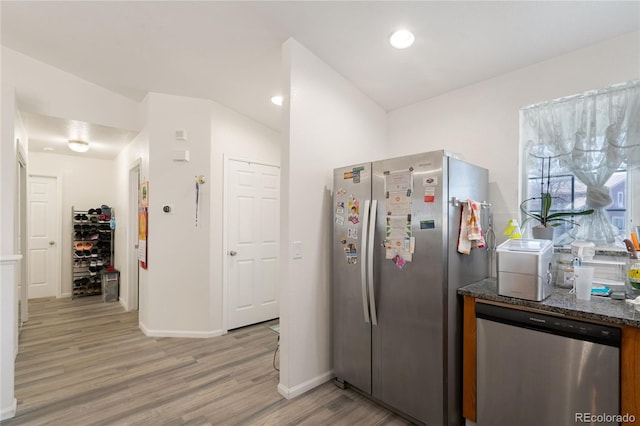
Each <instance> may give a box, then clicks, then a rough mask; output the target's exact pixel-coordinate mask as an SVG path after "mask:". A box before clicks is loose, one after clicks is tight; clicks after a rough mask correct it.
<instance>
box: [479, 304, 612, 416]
mask: <svg viewBox="0 0 640 426" xmlns="http://www.w3.org/2000/svg"><path fill="white" fill-rule="evenodd" d="M476 319H477V350H478V353H477V425H478V426H500V425H505V426H507V425H508V426H512V425H519V426H527V425H531V426H543V425H549V426H551V425H553V426H559V425H574V424H607V425H611V424H615V423H617V422H616V421H615V420H616V417H615V416H619V414H620V339H621V330H620V329H619V328H617V327H609V326H604V325H599V324H592V323H587V322H582V321H576V320H571V319H567V318H563V317H556V316H550V315H544V314H538V313H532V312H527V311H521V310H516V309H509V308H504V307H500V306H495V305H489V304H485V303H477V304H476ZM612 420H613V421H612Z"/></svg>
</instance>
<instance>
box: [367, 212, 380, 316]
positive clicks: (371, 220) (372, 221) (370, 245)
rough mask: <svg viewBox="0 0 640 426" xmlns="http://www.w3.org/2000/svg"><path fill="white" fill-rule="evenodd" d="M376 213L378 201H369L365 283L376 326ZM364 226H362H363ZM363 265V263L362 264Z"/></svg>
mask: <svg viewBox="0 0 640 426" xmlns="http://www.w3.org/2000/svg"><path fill="white" fill-rule="evenodd" d="M377 211H378V200H372V201H371V214H370V215H369V216H370V217H369V235H368V236H369V241H368V243H367V244H368V247H367V258H366V260H367V282H368V283H369V306H370V307H371V324H373V325H378V315H377V314H376V310H377V309H376V295H375V293H374V291H373V289H374V285H373V248H374V241H375V236H376V213H377ZM363 226H364V225H363ZM363 263H364V262H363Z"/></svg>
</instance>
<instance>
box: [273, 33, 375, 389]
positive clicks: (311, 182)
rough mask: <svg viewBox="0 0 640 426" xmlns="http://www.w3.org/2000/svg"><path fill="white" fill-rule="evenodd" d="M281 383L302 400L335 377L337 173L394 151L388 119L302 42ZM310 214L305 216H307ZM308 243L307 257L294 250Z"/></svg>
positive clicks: (286, 126)
mask: <svg viewBox="0 0 640 426" xmlns="http://www.w3.org/2000/svg"><path fill="white" fill-rule="evenodd" d="M283 57H284V75H285V76H286V77H285V82H284V84H283V86H284V92H285V94H286V100H285V104H284V106H283V113H284V117H283V127H282V128H283V130H282V132H283V146H282V186H281V188H282V199H281V215H282V216H281V221H280V226H281V242H282V243H281V251H280V254H281V256H280V260H281V265H282V267H281V271H282V273H281V289H280V296H281V300H282V310H281V314H280V323H281V341H280V350H281V356H280V384H279V386H278V389H279V391H280V393H281V394H283V395H284V396H286V397H294V396H296V395H299V394H300V393H302V392H304V391H306V390H308V389H311V388H312V387H315V386H317V385H319V384H320V383H323V382H324V381H326V380H328V379H329V378H330V377H331V376H332V374H333V373H332V371H331V369H332V364H331V329H330V324H331V320H330V304H331V301H330V284H331V264H330V257H331V254H330V245H331V244H330V239H331V234H332V231H331V230H332V223H333V222H332V220H333V218H332V215H331V208H330V206H331V202H332V192H333V191H332V188H333V183H332V178H333V169H334V168H336V167H340V166H344V165H348V164H352V163H355V162H362V161H368V160H373V159H377V158H379V157H382V156H384V155H385V151H386V143H385V142H386V114H385V111H384V110H383V109H382V108H380V107H379V106H378V105H376V104H375V103H374V102H373V101H371V100H370V99H369V98H367V97H366V96H365V95H363V94H362V93H361V92H360V91H359V90H358V89H356V88H355V87H354V86H353V85H352V84H351V83H350V82H349V81H347V80H346V79H344V78H343V77H342V76H341V75H339V74H338V73H337V72H336V71H334V70H333V69H331V68H330V67H329V66H328V65H326V64H325V63H323V62H322V61H321V60H320V59H318V58H317V57H316V56H315V55H314V54H312V53H311V52H310V51H309V50H307V49H306V48H305V47H303V46H302V45H300V44H299V43H298V42H296V41H295V40H292V39H290V40H288V41H287V42H286V43H285V44H284V46H283ZM301 212H304V214H301ZM293 241H301V242H302V245H303V258H302V259H298V260H293V259H292V256H291V249H290V245H291V243H292V242H293Z"/></svg>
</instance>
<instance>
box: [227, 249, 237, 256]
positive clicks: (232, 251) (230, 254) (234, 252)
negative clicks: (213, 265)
mask: <svg viewBox="0 0 640 426" xmlns="http://www.w3.org/2000/svg"><path fill="white" fill-rule="evenodd" d="M236 254H238V252H237V251H234V250H231V251H230V252H229V256H235V255H236Z"/></svg>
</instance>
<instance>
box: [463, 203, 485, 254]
mask: <svg viewBox="0 0 640 426" xmlns="http://www.w3.org/2000/svg"><path fill="white" fill-rule="evenodd" d="M480 223H481V220H480V203H478V202H477V201H473V200H467V201H465V202H464V203H462V212H461V214H460V235H459V236H458V253H462V254H469V253H471V250H472V249H474V248H484V247H485V241H484V235H483V234H482V228H481V227H480Z"/></svg>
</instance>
